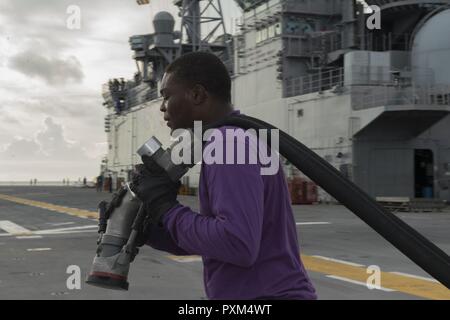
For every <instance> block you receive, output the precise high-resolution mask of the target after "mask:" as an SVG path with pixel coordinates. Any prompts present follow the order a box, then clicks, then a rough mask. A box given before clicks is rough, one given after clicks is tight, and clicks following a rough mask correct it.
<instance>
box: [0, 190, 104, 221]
mask: <svg viewBox="0 0 450 320" xmlns="http://www.w3.org/2000/svg"><path fill="white" fill-rule="evenodd" d="M0 199H1V200H6V201H11V202H15V203H19V204H23V205H26V206H31V207H37V208H42V209H46V210H50V211H56V212H60V213H66V214H69V215H71V216H76V217H80V218H94V219H96V218H98V213H97V212H95V211H88V210H81V209H76V208H68V207H64V206H58V205H55V204H51V203H47V202H41V201H35V200H28V199H24V198H19V197H14V196H9V195H6V194H0Z"/></svg>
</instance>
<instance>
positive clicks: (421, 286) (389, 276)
mask: <svg viewBox="0 0 450 320" xmlns="http://www.w3.org/2000/svg"><path fill="white" fill-rule="evenodd" d="M167 257H168V258H169V259H171V260H174V261H177V262H192V261H198V260H199V259H201V258H200V257H199V256H186V257H184V256H167ZM301 258H302V261H303V263H304V265H305V267H306V269H308V270H309V271H313V272H318V273H322V274H326V275H333V276H337V277H341V278H347V279H350V280H353V281H358V282H362V283H366V282H367V279H368V277H369V276H370V275H371V274H368V273H367V269H366V267H365V266H358V265H356V264H355V265H351V264H348V263H343V262H338V261H333V260H329V259H325V258H320V257H313V256H307V255H301ZM380 276H381V283H380V285H381V287H383V288H386V289H391V290H395V291H399V292H403V293H406V294H410V295H413V296H418V297H421V298H427V299H434V300H450V290H449V289H447V288H446V287H445V286H443V285H442V284H440V283H438V282H433V281H429V280H425V279H418V278H415V277H412V276H411V277H410V276H407V275H399V274H396V273H391V272H383V271H381V272H380Z"/></svg>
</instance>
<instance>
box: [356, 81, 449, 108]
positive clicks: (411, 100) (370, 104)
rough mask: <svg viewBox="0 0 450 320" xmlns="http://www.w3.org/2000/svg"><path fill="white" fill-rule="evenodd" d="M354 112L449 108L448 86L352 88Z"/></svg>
mask: <svg viewBox="0 0 450 320" xmlns="http://www.w3.org/2000/svg"><path fill="white" fill-rule="evenodd" d="M351 97H352V107H353V109H354V110H360V109H368V108H374V107H379V106H394V105H421V106H427V105H432V106H450V85H436V86H427V87H424V86H410V87H403V86H395V85H385V86H377V87H369V88H363V87H356V86H355V87H353V88H352V90H351Z"/></svg>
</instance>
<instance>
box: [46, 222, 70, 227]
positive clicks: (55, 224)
mask: <svg viewBox="0 0 450 320" xmlns="http://www.w3.org/2000/svg"><path fill="white" fill-rule="evenodd" d="M48 224H49V225H51V226H53V227H59V226H66V225H69V224H75V222H60V223H48Z"/></svg>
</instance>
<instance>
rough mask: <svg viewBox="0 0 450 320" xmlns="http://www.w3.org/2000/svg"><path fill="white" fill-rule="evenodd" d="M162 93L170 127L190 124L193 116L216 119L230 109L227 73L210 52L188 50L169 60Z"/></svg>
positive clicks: (176, 127) (183, 126)
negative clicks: (186, 52)
mask: <svg viewBox="0 0 450 320" xmlns="http://www.w3.org/2000/svg"><path fill="white" fill-rule="evenodd" d="M161 94H162V96H163V98H164V102H163V104H162V105H161V111H162V112H164V120H166V121H168V123H167V125H168V126H169V127H170V128H171V129H172V130H175V129H180V128H184V129H187V128H191V127H192V126H193V123H194V121H196V120H201V121H205V122H208V121H212V120H215V118H217V117H218V116H223V115H225V114H227V113H228V112H229V111H230V109H231V79H230V75H229V73H228V70H227V69H226V67H225V65H224V64H223V63H222V61H221V60H220V59H219V58H218V57H217V56H215V55H214V54H212V53H206V52H195V53H189V54H186V55H184V56H181V57H180V58H178V59H177V60H175V61H174V62H173V63H172V64H170V65H169V66H168V67H167V69H166V74H165V75H164V78H163V80H162V83H161Z"/></svg>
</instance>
